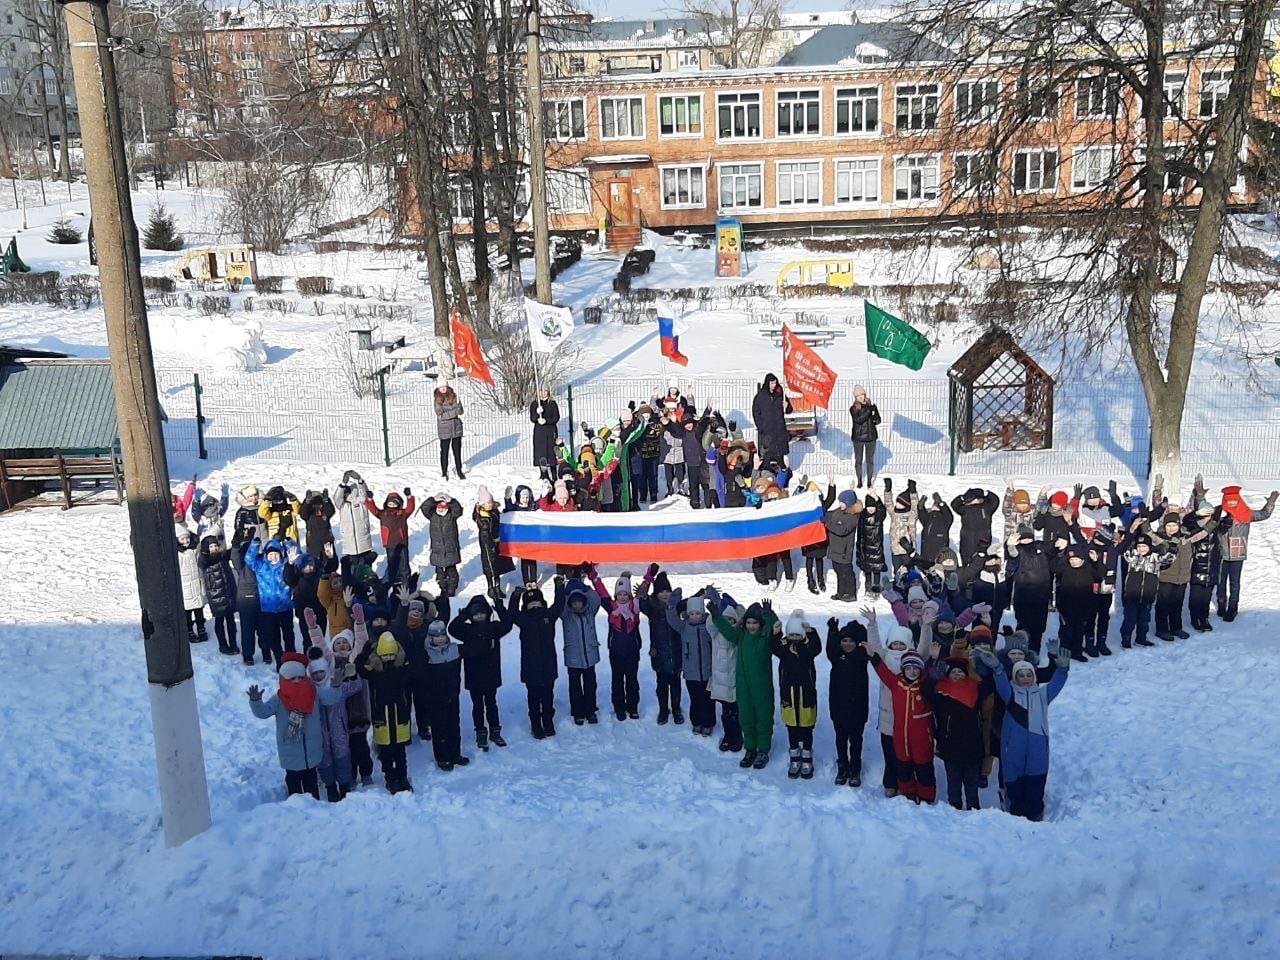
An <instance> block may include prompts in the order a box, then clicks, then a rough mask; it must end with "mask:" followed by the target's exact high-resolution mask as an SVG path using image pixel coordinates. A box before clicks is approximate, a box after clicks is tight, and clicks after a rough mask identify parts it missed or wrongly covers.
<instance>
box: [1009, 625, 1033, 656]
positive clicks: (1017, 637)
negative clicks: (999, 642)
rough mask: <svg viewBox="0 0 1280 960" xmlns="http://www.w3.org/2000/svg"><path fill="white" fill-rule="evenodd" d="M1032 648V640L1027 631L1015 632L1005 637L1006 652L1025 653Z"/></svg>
mask: <svg viewBox="0 0 1280 960" xmlns="http://www.w3.org/2000/svg"><path fill="white" fill-rule="evenodd" d="M1030 646H1031V639H1030V637H1028V636H1027V631H1025V630H1014V631H1013V632H1012V633H1009V634H1006V635H1005V638H1004V649H1005V651H1006V652H1007V651H1009V650H1021V651H1023V652H1024V653H1025V652H1026V651H1027V649H1028V648H1030Z"/></svg>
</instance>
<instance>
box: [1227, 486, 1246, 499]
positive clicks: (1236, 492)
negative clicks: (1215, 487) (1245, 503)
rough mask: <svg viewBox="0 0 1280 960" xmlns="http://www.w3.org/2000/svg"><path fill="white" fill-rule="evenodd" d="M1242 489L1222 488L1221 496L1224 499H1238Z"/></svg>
mask: <svg viewBox="0 0 1280 960" xmlns="http://www.w3.org/2000/svg"><path fill="white" fill-rule="evenodd" d="M1242 489H1244V488H1243V487H1239V486H1235V487H1223V488H1222V495H1223V496H1224V497H1238V496H1240V491H1241V490H1242Z"/></svg>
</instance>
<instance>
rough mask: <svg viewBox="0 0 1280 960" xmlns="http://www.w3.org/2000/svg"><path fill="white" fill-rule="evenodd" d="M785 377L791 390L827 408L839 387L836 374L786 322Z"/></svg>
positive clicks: (783, 372) (783, 352)
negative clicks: (834, 390)
mask: <svg viewBox="0 0 1280 960" xmlns="http://www.w3.org/2000/svg"><path fill="white" fill-rule="evenodd" d="M782 377H783V379H784V380H786V381H787V386H788V387H790V388H791V389H792V390H795V391H796V392H797V393H799V394H800V396H802V397H804V399H806V400H808V401H809V402H810V403H811V404H813V405H814V406H815V407H821V408H822V409H823V410H825V409H827V404H828V403H830V402H831V391H832V390H833V389H834V388H835V385H836V372H835V371H834V370H832V369H831V368H830V367H828V366H827V365H826V364H825V363H823V362H822V358H821V357H820V356H818V355H817V353H815V352H814V350H813V347H811V346H809V345H808V344H807V343H805V342H804V341H803V340H801V339H800V338H799V337H797V336H796V335H795V334H794V333H792V332H791V328H790V327H788V326H787V325H786V324H785V323H784V324H783V325H782Z"/></svg>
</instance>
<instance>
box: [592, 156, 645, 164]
mask: <svg viewBox="0 0 1280 960" xmlns="http://www.w3.org/2000/svg"><path fill="white" fill-rule="evenodd" d="M650 159H651V158H650V156H649V155H648V154H647V153H602V154H599V155H597V156H594V157H583V158H582V162H583V163H597V164H599V163H648V162H649V160H650Z"/></svg>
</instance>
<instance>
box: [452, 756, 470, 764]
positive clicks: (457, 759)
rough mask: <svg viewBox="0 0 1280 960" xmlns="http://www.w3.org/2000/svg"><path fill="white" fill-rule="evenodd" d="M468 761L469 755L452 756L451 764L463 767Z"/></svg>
mask: <svg viewBox="0 0 1280 960" xmlns="http://www.w3.org/2000/svg"><path fill="white" fill-rule="evenodd" d="M470 762H471V758H470V757H462V756H458V757H454V758H453V765H454V766H455V767H465V766H466V765H467V764H468V763H470Z"/></svg>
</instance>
